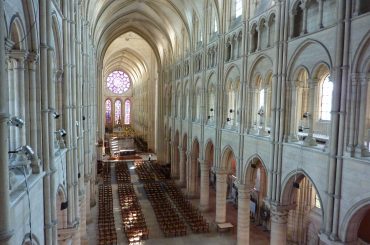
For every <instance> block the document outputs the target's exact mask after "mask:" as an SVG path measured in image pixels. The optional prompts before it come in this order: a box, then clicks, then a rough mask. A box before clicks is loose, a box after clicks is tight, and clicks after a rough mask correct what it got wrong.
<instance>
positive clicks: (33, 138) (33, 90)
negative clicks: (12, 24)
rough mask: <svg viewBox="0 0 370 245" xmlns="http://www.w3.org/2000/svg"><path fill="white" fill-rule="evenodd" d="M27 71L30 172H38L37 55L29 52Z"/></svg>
mask: <svg viewBox="0 0 370 245" xmlns="http://www.w3.org/2000/svg"><path fill="white" fill-rule="evenodd" d="M27 58H28V71H29V90H30V100H29V103H30V106H29V108H30V113H29V115H30V127H31V130H30V145H31V147H32V149H33V151H34V152H35V156H36V159H34V160H33V161H32V162H31V167H32V172H33V173H34V174H38V173H40V159H39V154H38V148H37V134H38V132H37V128H38V125H37V116H38V115H37V85H36V65H37V63H38V55H37V54H36V53H30V54H29V55H28V57H27Z"/></svg>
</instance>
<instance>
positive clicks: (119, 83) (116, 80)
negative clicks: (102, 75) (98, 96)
mask: <svg viewBox="0 0 370 245" xmlns="http://www.w3.org/2000/svg"><path fill="white" fill-rule="evenodd" d="M130 85H131V82H130V78H129V77H128V75H127V74H126V73H124V72H123V71H114V72H112V73H111V74H110V75H109V76H108V78H107V88H108V89H109V90H110V91H111V92H113V93H115V94H123V93H124V92H126V91H127V90H128V89H129V88H130Z"/></svg>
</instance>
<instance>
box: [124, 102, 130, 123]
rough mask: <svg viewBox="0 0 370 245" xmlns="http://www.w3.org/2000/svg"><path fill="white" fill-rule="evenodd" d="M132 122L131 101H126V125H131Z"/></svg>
mask: <svg viewBox="0 0 370 245" xmlns="http://www.w3.org/2000/svg"><path fill="white" fill-rule="evenodd" d="M130 121H131V101H130V100H128V99H127V100H126V101H125V124H130Z"/></svg>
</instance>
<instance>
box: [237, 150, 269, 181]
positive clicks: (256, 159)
mask: <svg viewBox="0 0 370 245" xmlns="http://www.w3.org/2000/svg"><path fill="white" fill-rule="evenodd" d="M246 163H247V164H246V165H245V168H244V169H243V174H242V178H243V179H242V180H241V181H242V182H244V183H245V184H249V183H250V180H251V179H252V178H253V175H254V172H255V168H256V166H253V165H254V164H261V166H262V168H263V169H264V171H265V172H266V177H267V174H268V170H267V169H268V168H267V167H266V164H265V162H264V161H263V160H262V157H261V156H260V155H259V154H254V155H253V156H251V157H249V159H248V160H247V162H246Z"/></svg>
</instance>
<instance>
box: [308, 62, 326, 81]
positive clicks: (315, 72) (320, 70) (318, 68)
mask: <svg viewBox="0 0 370 245" xmlns="http://www.w3.org/2000/svg"><path fill="white" fill-rule="evenodd" d="M326 73H329V74H330V66H329V64H327V63H325V62H318V63H317V64H316V65H314V67H313V69H312V71H311V74H312V78H313V79H317V78H320V77H322V76H324V75H325V74H326Z"/></svg>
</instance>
